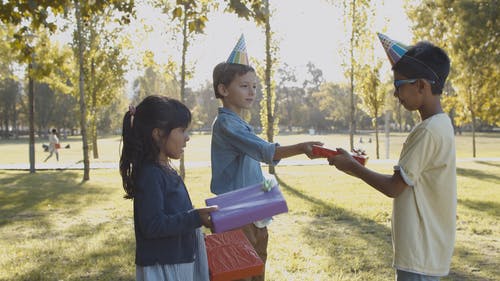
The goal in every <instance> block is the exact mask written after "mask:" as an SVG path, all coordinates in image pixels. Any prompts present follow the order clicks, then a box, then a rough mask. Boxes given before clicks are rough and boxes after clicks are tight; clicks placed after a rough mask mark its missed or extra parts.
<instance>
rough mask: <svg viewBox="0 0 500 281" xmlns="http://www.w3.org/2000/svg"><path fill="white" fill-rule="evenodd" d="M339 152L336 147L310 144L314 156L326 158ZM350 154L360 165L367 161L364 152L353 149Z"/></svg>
mask: <svg viewBox="0 0 500 281" xmlns="http://www.w3.org/2000/svg"><path fill="white" fill-rule="evenodd" d="M339 153H340V152H338V151H337V150H336V149H329V148H326V147H323V146H319V145H313V146H312V154H313V155H315V156H320V157H326V158H328V157H332V156H335V155H337V154H339ZM351 155H352V157H353V158H354V159H356V161H358V162H359V163H360V164H361V165H363V166H365V165H366V162H367V161H368V156H366V155H364V154H361V152H359V151H355V152H354V153H353V152H351Z"/></svg>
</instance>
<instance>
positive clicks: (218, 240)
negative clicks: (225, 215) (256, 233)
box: [205, 229, 264, 281]
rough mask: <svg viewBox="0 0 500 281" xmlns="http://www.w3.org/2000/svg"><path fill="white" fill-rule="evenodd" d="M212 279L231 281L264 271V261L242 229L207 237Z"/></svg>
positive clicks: (209, 267)
mask: <svg viewBox="0 0 500 281" xmlns="http://www.w3.org/2000/svg"><path fill="white" fill-rule="evenodd" d="M205 244H206V248H207V257H208V269H209V273H210V280H211V281H230V280H236V279H241V278H246V277H251V276H256V275H261V274H262V272H263V271H264V263H263V262H262V260H261V259H260V257H259V255H258V254H257V252H255V250H254V248H253V247H252V244H250V241H248V239H247V238H246V236H245V234H244V233H243V231H241V230H239V229H238V230H233V231H228V232H224V233H219V234H212V235H207V236H206V237H205Z"/></svg>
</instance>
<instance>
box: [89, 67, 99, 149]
mask: <svg viewBox="0 0 500 281" xmlns="http://www.w3.org/2000/svg"><path fill="white" fill-rule="evenodd" d="M90 83H91V84H92V107H91V109H90V112H91V118H92V125H91V138H92V152H93V156H94V159H99V150H98V148H97V109H96V107H97V91H96V87H95V61H94V58H92V61H91V63H90Z"/></svg>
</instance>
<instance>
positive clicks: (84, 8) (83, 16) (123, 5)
mask: <svg viewBox="0 0 500 281" xmlns="http://www.w3.org/2000/svg"><path fill="white" fill-rule="evenodd" d="M109 6H112V7H114V8H115V9H117V10H118V11H120V12H122V17H121V19H120V20H119V23H129V21H130V18H129V17H130V16H131V15H133V13H134V11H133V7H134V2H133V0H129V1H120V0H109V1H106V2H104V1H96V2H86V1H83V2H82V3H81V2H80V0H74V8H75V20H76V30H75V36H74V37H75V46H76V50H77V58H78V71H79V75H78V76H79V79H78V92H79V98H80V102H79V103H80V130H81V135H82V144H83V181H87V180H89V179H90V162H89V146H88V141H87V103H86V100H85V65H84V50H85V47H86V45H85V44H86V42H84V37H83V36H84V22H86V21H88V19H89V18H90V16H91V15H93V14H95V13H99V12H101V11H103V10H104V9H105V8H106V7H109Z"/></svg>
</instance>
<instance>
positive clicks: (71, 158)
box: [0, 133, 500, 167]
mask: <svg viewBox="0 0 500 281" xmlns="http://www.w3.org/2000/svg"><path fill="white" fill-rule="evenodd" d="M407 135H408V133H392V134H391V137H390V143H389V148H390V149H389V158H390V159H397V158H398V156H399V153H400V152H401V146H402V144H403V142H404V140H405V138H406V136H407ZM360 136H362V137H363V140H364V142H363V143H359V138H360ZM370 137H371V138H372V140H373V142H372V143H368V142H367V140H368V138H370ZM210 138H211V136H210V135H200V134H193V135H191V140H190V141H189V143H188V145H187V148H186V152H185V157H186V161H210ZM379 138H380V149H379V153H380V158H381V159H385V155H386V148H385V147H386V146H385V135H384V134H380V137H379ZM306 140H317V141H322V142H324V143H325V146H327V147H331V148H336V147H344V148H348V147H349V135H345V134H344V135H341V134H330V135H314V136H310V135H278V136H276V137H275V141H277V142H279V143H280V144H281V145H288V144H294V143H298V142H303V141H306ZM499 140H500V133H478V134H477V139H476V143H477V157H500V149H498V142H499ZM43 143H47V141H46V140H45V141H43V140H38V139H37V141H36V144H35V161H36V163H37V164H39V163H42V162H43V160H44V159H45V158H46V157H47V155H48V153H47V152H44V151H43V149H42V144H43ZM61 143H62V146H63V147H64V146H66V145H67V144H69V145H70V147H71V148H69V149H61V150H60V153H59V154H60V165H61V167H64V166H65V165H70V164H74V163H76V162H79V161H82V159H83V156H82V155H83V153H82V143H81V139H80V138H78V137H70V138H68V139H67V140H62V141H61ZM375 146H376V145H375V136H374V134H364V135H356V136H355V147H357V148H363V149H365V150H366V152H367V154H368V156H369V157H370V158H371V159H376V148H375ZM456 146H457V157H458V158H471V157H472V137H471V136H470V134H463V135H460V136H457V137H456ZM98 151H99V158H98V159H94V158H93V155H92V153H90V154H89V157H90V161H91V162H95V163H99V162H117V161H118V159H119V153H120V137H118V136H109V137H103V138H101V139H99V140H98ZM0 155H2V157H1V159H0V164H18V163H28V161H29V156H28V143H27V139H21V140H0ZM295 159H304V160H305V159H307V158H306V157H305V156H302V157H296V158H295ZM48 162H49V163H55V162H56V159H55V156H52V158H51V159H49V160H48Z"/></svg>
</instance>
